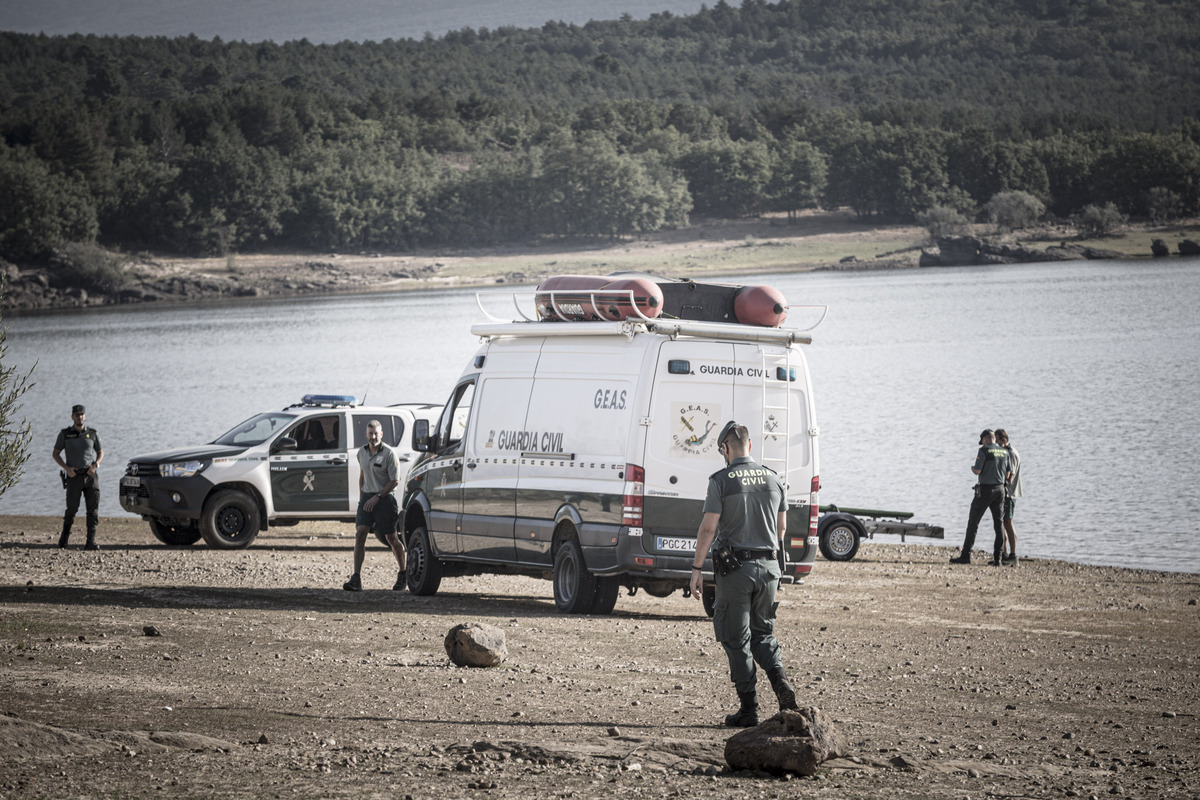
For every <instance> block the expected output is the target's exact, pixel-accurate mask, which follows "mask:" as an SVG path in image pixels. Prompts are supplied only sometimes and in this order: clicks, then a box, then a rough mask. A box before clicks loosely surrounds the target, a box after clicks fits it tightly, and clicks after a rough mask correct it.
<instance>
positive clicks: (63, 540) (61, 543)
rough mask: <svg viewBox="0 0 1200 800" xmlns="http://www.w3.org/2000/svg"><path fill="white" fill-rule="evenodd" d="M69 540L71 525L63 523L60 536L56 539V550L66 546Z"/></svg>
mask: <svg viewBox="0 0 1200 800" xmlns="http://www.w3.org/2000/svg"><path fill="white" fill-rule="evenodd" d="M70 538H71V523H69V522H64V523H63V527H62V535H60V536H59V537H58V549H60V550H61V549H63V548H64V547H66V546H67V539H70Z"/></svg>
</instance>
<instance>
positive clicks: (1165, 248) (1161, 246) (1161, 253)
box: [1150, 239, 1171, 258]
mask: <svg viewBox="0 0 1200 800" xmlns="http://www.w3.org/2000/svg"><path fill="white" fill-rule="evenodd" d="M1150 252H1151V253H1153V254H1154V257H1155V258H1165V257H1166V256H1169V255H1171V247H1170V245H1168V244H1167V243H1166V242H1164V241H1163V240H1162V239H1155V240H1154V241H1153V242H1151V243H1150Z"/></svg>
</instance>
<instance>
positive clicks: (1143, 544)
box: [0, 259, 1200, 572]
mask: <svg viewBox="0 0 1200 800" xmlns="http://www.w3.org/2000/svg"><path fill="white" fill-rule="evenodd" d="M749 282H762V283H770V284H772V285H774V286H777V287H779V288H780V289H781V290H783V292H784V294H785V295H786V296H787V297H788V299H789V300H790V301H791V302H792V303H794V304H797V305H798V304H804V303H813V304H826V305H828V306H829V314H828V316H827V317H826V319H825V321H824V322H823V323H822V324H821V325H820V327H818V328H817V329H816V331H814V342H813V344H812V346H811V347H810V348H808V354H809V360H810V364H811V367H812V373H813V381H814V387H815V391H816V392H817V397H816V400H817V413H818V421H819V423H820V428H821V477H822V483H823V485H824V492H823V495H822V500H823V501H824V502H834V503H839V504H842V505H846V506H857V507H871V508H885V509H891V510H903V511H913V512H915V513H916V519H918V520H921V521H925V522H929V523H931V524H935V525H941V526H943V527H945V528H946V532H947V542H948V543H951V544H955V545H957V544H958V543H959V542H961V541H962V532H963V528H964V527H965V525H966V516H967V507H968V505H969V503H970V497H971V486H972V485H973V484H974V480H975V479H974V476H973V475H972V474H971V472H970V466H971V464H972V462H973V460H974V457H975V450H976V447H977V445H976V442H977V441H978V434H979V431H980V430H981V429H983V428H985V427H997V426H1000V427H1004V428H1007V430H1008V431H1009V434H1010V436H1011V437H1012V440H1013V444H1014V445H1015V446H1016V447H1017V449H1018V450H1019V451H1020V452H1021V455H1022V459H1023V476H1024V483H1025V493H1026V496H1025V497H1024V498H1023V499H1022V500H1021V501H1020V502H1019V503H1018V506H1017V513H1016V517H1015V522H1016V527H1017V533H1018V536H1019V544H1018V551H1019V552H1021V553H1023V554H1025V555H1029V556H1048V557H1056V558H1066V559H1070V560H1075V561H1080V562H1085V563H1096V564H1114V565H1127V566H1140V567H1147V568H1153V569H1164V570H1184V571H1189V572H1200V543H1198V542H1197V541H1196V539H1195V537H1194V536H1193V535H1192V534H1191V530H1190V525H1191V522H1192V520H1194V519H1196V518H1197V516H1198V515H1200V488H1197V482H1196V480H1195V478H1194V476H1193V475H1192V474H1191V473H1192V472H1193V471H1194V470H1193V469H1190V468H1189V467H1190V462H1189V460H1188V459H1187V456H1188V455H1189V454H1190V449H1191V448H1190V447H1189V442H1188V436H1189V434H1190V433H1191V432H1192V431H1195V430H1197V428H1198V427H1200V426H1198V424H1197V423H1200V419H1198V418H1200V396H1198V395H1200V366H1198V365H1200V318H1198V315H1197V314H1196V312H1195V309H1196V308H1198V307H1200V262H1196V261H1191V262H1189V261H1182V260H1177V259H1173V260H1169V261H1153V262H1146V261H1137V262H1134V261H1117V262H1087V263H1070V264H1033V265H1016V266H1004V267H987V268H979V267H975V268H962V269H924V270H904V271H889V272H845V273H843V272H822V273H805V274H796V275H776V276H762V277H755V278H752V279H751V280H750V281H749ZM794 316H795V317H802V316H803V313H802V312H799V313H796V314H795V315H794ZM480 319H481V315H480V313H479V311H478V309H477V308H476V305H475V300H474V292H467V291H455V292H428V293H414V294H392V295H368V296H359V297H335V298H321V299H302V300H280V301H269V302H254V303H239V304H233V305H218V306H203V307H195V308H164V309H150V308H137V309H132V310H125V309H108V310H99V311H94V312H86V313H75V314H54V315H46V316H33V317H20V318H14V319H11V320H9V323H10V328H9V345H10V351H9V357H10V359H12V360H13V361H14V362H15V363H17V364H21V365H23V366H28V365H31V364H32V363H33V362H34V361H35V360H37V361H38V367H37V371H36V373H35V377H36V380H37V386H36V387H35V388H34V389H33V390H32V391H31V392H30V394H29V395H28V396H27V401H26V403H25V406H24V410H23V413H25V414H26V415H27V416H28V417H29V418H30V421H31V422H32V423H33V425H34V432H35V440H34V444H33V456H32V459H31V462H30V465H29V468H28V470H27V473H26V477H25V478H24V479H23V481H22V482H21V484H20V485H18V486H17V487H15V488H14V489H12V490H10V491H9V492H8V493H7V494H6V495H5V496H4V497H3V498H2V499H0V510H2V511H3V512H5V513H33V514H58V513H60V512H61V507H62V497H61V489H60V487H59V484H58V479H57V474H56V468H55V466H54V464H53V462H52V461H51V460H50V450H51V447H52V445H53V441H54V435H55V433H56V432H57V430H58V428H60V427H62V426H64V425H66V424H68V423H69V422H70V419H69V410H70V406H71V404H72V403H76V402H82V403H86V404H87V406H88V421H89V423H90V424H92V425H93V426H95V427H96V428H97V429H98V430H99V431H100V433H101V435H102V437H103V440H104V443H105V446H106V454H105V464H104V470H103V472H104V477H103V484H102V485H103V496H102V512H103V513H104V514H109V515H117V514H122V513H123V512H122V511H121V510H120V507H119V506H118V505H117V501H116V482H117V476H118V475H119V474H120V472H121V471H122V470H123V468H124V465H125V462H126V461H127V460H128V459H129V458H130V457H131V456H133V455H134V454H136V453H139V452H145V451H149V450H155V449H163V448H166V447H170V446H174V445H183V444H192V443H198V442H202V441H208V440H210V439H212V438H213V437H214V436H216V435H218V434H219V433H221V432H222V431H224V430H226V429H228V428H229V427H230V426H231V425H232V424H234V423H235V422H237V421H238V420H240V419H243V418H245V417H249V416H251V415H253V414H255V413H257V412H259V411H263V410H267V409H272V408H280V407H282V406H284V405H286V404H288V403H291V402H295V401H297V400H298V399H299V398H300V396H301V395H302V394H305V393H307V392H329V393H334V392H336V393H351V394H358V395H360V396H361V395H362V394H363V393H364V392H366V393H367V400H368V401H369V402H371V403H381V404H386V403H395V402H402V401H416V400H420V401H436V402H441V401H443V400H444V395H445V394H446V393H447V392H448V391H449V389H450V387H451V385H452V384H453V382H454V380H455V378H456V377H457V376H458V374H459V372H460V371H461V369H462V367H463V365H464V364H465V363H466V360H467V358H468V356H469V355H470V354H471V353H472V352H473V351H474V349H475V347H476V344H477V343H476V340H475V339H474V338H473V337H472V336H471V335H470V334H469V333H468V330H467V328H468V326H469V325H470V323H472V322H474V321H478V320H480ZM795 321H796V322H797V323H799V322H802V320H801V319H796V320H795ZM990 542H991V535H990V523H989V522H988V521H987V520H985V522H984V525H983V527H982V529H981V534H980V543H981V545H982V546H983V547H985V548H987V547H990ZM867 552H868V553H869V550H868V551H867ZM864 555H866V553H864Z"/></svg>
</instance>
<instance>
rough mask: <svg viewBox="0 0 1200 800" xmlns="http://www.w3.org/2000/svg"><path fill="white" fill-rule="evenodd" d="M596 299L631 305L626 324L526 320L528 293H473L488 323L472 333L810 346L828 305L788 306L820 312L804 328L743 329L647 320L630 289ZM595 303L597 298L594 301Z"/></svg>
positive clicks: (604, 293)
mask: <svg viewBox="0 0 1200 800" xmlns="http://www.w3.org/2000/svg"><path fill="white" fill-rule="evenodd" d="M585 293H587V294H590V295H594V296H595V297H597V298H599V297H603V296H608V297H611V296H613V295H614V294H617V295H620V300H622V301H626V302H628V303H629V305H630V307H631V309H632V313H631V314H630V316H629V317H628V318H626V319H624V320H618V321H608V320H605V321H595V322H590V321H589V322H572V321H565V319H564V320H563V321H560V320H542V319H539V318H538V317H536V316H530V315H529V314H527V313H526V312H525V309H524V308H522V303H521V301H522V299H523V298H527V299H529V300H532V298H533V297H534V296H535V293H534V292H531V291H528V290H527V291H525V292H521V291H512V292H494V291H493V292H476V293H475V302H476V304H477V305H478V306H479V310H480V311H482V312H483V315H484V316H485V317H487V319H488V322H483V323H477V324H475V325H472V326H471V333H472V334H473V335H475V336H480V337H484V338H495V337H505V336H627V337H629V338H632V337H633V336H634V335H636V334H638V333H659V334H663V335H666V336H670V337H671V338H677V337H679V336H687V337H694V338H702V339H727V340H728V339H732V340H736V341H750V342H771V343H778V344H812V336H811V335H810V334H809V333H808V331H811V330H812V329H813V328H815V327H817V325H820V324H821V322H822V321H823V320H824V319H825V314H826V313H827V312H828V310H829V307H828V306H823V305H803V306H790V308H792V309H801V308H803V309H819V310H820V312H821V316H820V317H819V318H818V319H817V321H816V322H815V323H813V324H812V325H810V326H809V327H807V328H768V327H763V326H759V325H744V324H741V323H736V322H705V321H700V320H691V319H664V318H662V317H656V318H651V317H648V316H646V315H645V314H643V313H642V312H641V310H640V309H639V308H638V307H637V304H636V303H635V298H634V293H633V292H632V291H625V290H622V291H619V292H613V291H612V290H601V289H597V290H592V291H588V292H585ZM537 294H541V295H550V296H551V302H553V295H554V294H555V292H553V291H550V292H545V291H543V292H540V293H537ZM570 294H572V295H574V296H578V295H579V294H580V292H579V291H578V290H573V291H571V292H570ZM485 298H487V300H493V299H501V298H507V299H509V300H511V302H512V304H513V308H514V309H515V310H516V313H517V315H518V318H517V319H511V320H510V319H506V318H505V317H503V316H500V315H498V314H496V313H493V312H491V311H489V310H488V308H487V307H486V306H485V305H484V303H485ZM593 302H595V300H594V299H593Z"/></svg>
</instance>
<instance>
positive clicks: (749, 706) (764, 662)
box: [691, 421, 797, 728]
mask: <svg viewBox="0 0 1200 800" xmlns="http://www.w3.org/2000/svg"><path fill="white" fill-rule="evenodd" d="M717 448H718V449H719V450H720V453H721V456H722V457H723V458H724V459H725V464H726V468H725V469H723V470H720V471H719V472H714V473H713V474H712V475H711V476H710V477H709V480H708V495H707V497H706V498H705V501H704V518H703V520H702V521H701V523H700V530H699V532H698V533H697V535H696V556H695V559H694V560H693V562H692V580H691V593H692V596H694V597H695V598H697V599H700V597H701V593H702V592H703V590H704V576H703V572H702V570H703V559H704V554H705V553H706V552H708V549H709V546H710V545H711V546H712V549H713V578H714V580H715V582H716V599H715V601H714V611H713V629H714V631H715V633H716V638H717V641H719V642H720V643H721V646H722V647H723V648H724V649H725V655H726V656H727V657H728V659H729V674H730V678H731V679H732V680H733V684H734V687H735V688H736V689H737V694H738V700H739V701H740V702H741V707H740V708H739V709H738V711H737V712H735V713H733V714H730V715H728V716H727V717H725V724H726V725H728V726H730V727H735V728H749V727H753V726H754V725H757V724H758V699H757V694H756V689H755V686H756V684H757V681H758V677H757V673H756V671H755V662H757V663H758V665H759V666H761V667H762V668H763V669H764V670H765V671H766V673H767V678H768V679H769V680H770V681H771V688H772V689H773V690H774V691H775V696H776V698H777V699H778V700H779V709H780V710H781V711H782V710H784V709H792V710H795V709H796V708H797V705H796V692H795V690H793V689H792V686H791V684H789V683H788V680H787V676H786V674H785V672H784V669H783V662H782V660H781V658H780V653H779V642H778V641H776V639H775V609H776V603H775V593H776V591H777V590H778V588H779V578H780V575H781V572H780V568H779V561H778V559H777V549H778V548H781V547H783V535H784V531H785V529H786V527H787V497H786V495H785V493H784V490H783V485H782V483H780V481H779V476H777V475H776V474H775V473H774V472H773V471H771V470H769V469H767V468H766V467H764V466H762V465H761V464H758V463H755V462H754V461H752V460H750V432H749V431H747V430H746V427H745V426H744V425H739V424H738V423H737V422H734V421H730V422H728V423H726V425H725V427H724V428H722V430H721V434H720V436H718V438H717ZM696 561H700V562H701V563H700V564H699V565H697V564H696V563H695V562H696Z"/></svg>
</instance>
